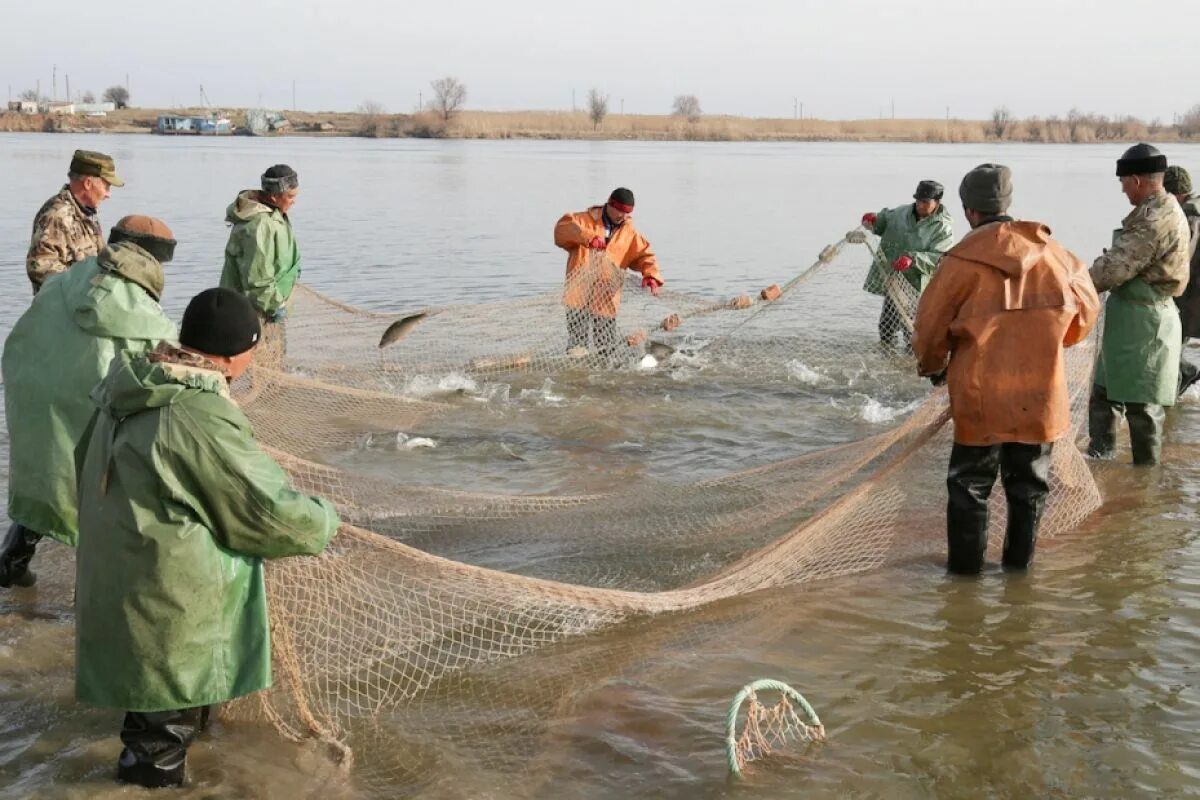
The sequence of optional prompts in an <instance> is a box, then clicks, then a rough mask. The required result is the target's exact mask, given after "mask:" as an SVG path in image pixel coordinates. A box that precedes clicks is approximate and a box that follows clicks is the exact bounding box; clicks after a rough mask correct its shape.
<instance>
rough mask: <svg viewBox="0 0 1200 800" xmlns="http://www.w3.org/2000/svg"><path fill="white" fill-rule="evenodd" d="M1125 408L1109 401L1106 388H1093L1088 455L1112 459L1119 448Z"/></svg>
mask: <svg viewBox="0 0 1200 800" xmlns="http://www.w3.org/2000/svg"><path fill="white" fill-rule="evenodd" d="M1124 411H1125V407H1124V405H1122V404H1121V403H1114V402H1112V401H1111V400H1109V399H1108V394H1107V392H1105V390H1104V387H1103V386H1101V385H1099V384H1096V385H1094V386H1092V395H1091V397H1090V398H1088V436H1089V437H1090V439H1091V441H1089V442H1088V449H1087V454H1088V455H1089V456H1091V457H1092V458H1112V455H1113V451H1114V450H1115V449H1116V447H1117V426H1118V425H1119V424H1120V422H1121V416H1122V415H1123V414H1124Z"/></svg>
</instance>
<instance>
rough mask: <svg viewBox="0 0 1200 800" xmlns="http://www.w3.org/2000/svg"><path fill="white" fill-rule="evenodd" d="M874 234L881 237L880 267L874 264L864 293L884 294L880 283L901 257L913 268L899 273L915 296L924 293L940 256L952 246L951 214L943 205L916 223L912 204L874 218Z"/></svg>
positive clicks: (878, 264)
mask: <svg viewBox="0 0 1200 800" xmlns="http://www.w3.org/2000/svg"><path fill="white" fill-rule="evenodd" d="M873 232H874V233H875V234H876V235H877V236H879V237H880V239H879V255H880V260H882V261H883V263H882V264H880V263H873V264H872V265H871V269H870V271H869V272H867V280H866V282H864V283H863V289H864V290H865V291H868V292H870V293H871V294H880V295H881V294H883V281H884V279H885V278H886V277H887V273H886V272H885V271H884V270H885V269H887V270H890V269H891V265H892V262H893V261H895V260H896V259H897V258H899V257H900V256H905V255H906V256H908V257H910V258H911V259H912V260H913V265H912V267H910V268H909V269H908V270H907V271H906V272H904V273H902V274H903V275H904V277H905V279H906V280H907V281H908V282H909V283H911V284H912V286H913V288H914V289H916V290H917V292H923V291H925V287H926V286H928V285H929V281H930V279H932V278H933V273H934V272H936V271H937V265H938V261H940V260H941V258H942V254H943V253H945V252H946V251H947V250H949V249H950V246H951V245H952V244H953V243H954V230H953V225H952V224H951V222H950V212H949V211H947V210H946V206H945V204H943V203H938V207H937V211H934V212H933V213H932V214H930V215H929V216H928V217H926V218H925V219H922V220H918V219H917V214H916V211H915V210H914V207H913V204H912V203H910V204H909V205H906V206H898V207H896V208H890V209H889V208H885V209H883V210H882V211H880V212H879V213H878V214H876V215H875V227H874V229H873Z"/></svg>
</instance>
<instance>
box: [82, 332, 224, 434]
mask: <svg viewBox="0 0 1200 800" xmlns="http://www.w3.org/2000/svg"><path fill="white" fill-rule="evenodd" d="M204 392H211V393H214V394H219V395H221V396H222V397H225V398H226V399H229V388H228V384H227V383H226V381H225V376H224V375H223V374H221V372H220V368H219V367H217V365H215V364H213V363H212V362H210V361H208V360H206V359H204V358H201V357H200V356H196V355H193V354H191V353H188V352H186V351H183V350H180V349H179V348H177V347H173V346H171V345H167V344H163V345H159V346H158V347H157V348H155V349H154V350H152V351H150V352H149V353H147V354H146V357H145V358H139V359H128V358H117V359H114V360H113V363H112V366H111V368H110V370H109V374H108V377H107V378H106V379H105V380H104V382H102V383H100V384H98V385H97V386H96V388H95V389H93V390H92V403H93V404H94V405H95V406H96V407H97V408H99V409H100V411H101V412H102V413H104V414H107V415H108V416H109V417H112V418H113V419H117V420H123V419H128V418H129V417H131V416H133V415H135V414H138V413H140V412H142V411H146V410H148V409H152V408H164V407H166V406H170V405H174V404H176V403H179V402H181V401H183V400H185V399H187V398H189V397H192V396H194V395H197V394H201V393H204ZM215 407H216V408H220V406H215Z"/></svg>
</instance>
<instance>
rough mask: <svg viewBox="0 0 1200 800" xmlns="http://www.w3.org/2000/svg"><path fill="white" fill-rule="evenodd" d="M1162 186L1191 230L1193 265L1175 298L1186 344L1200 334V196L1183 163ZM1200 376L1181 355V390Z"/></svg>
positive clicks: (1173, 168)
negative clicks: (1194, 192) (1181, 209)
mask: <svg viewBox="0 0 1200 800" xmlns="http://www.w3.org/2000/svg"><path fill="white" fill-rule="evenodd" d="M1163 188H1164V189H1166V190H1167V194H1173V195H1175V199H1176V200H1178V201H1179V205H1180V206H1181V207H1182V208H1183V215H1184V216H1185V217H1187V221H1188V228H1190V230H1191V243H1190V244H1189V246H1188V247H1189V252H1190V253H1191V265H1190V267H1189V269H1188V273H1189V274H1188V284H1187V288H1186V289H1184V290H1183V294H1181V295H1180V296H1179V297H1176V298H1175V307H1176V308H1178V309H1179V324H1180V325H1181V326H1182V327H1183V345H1184V346H1185V347H1186V346H1187V343H1188V339H1196V338H1200V247H1198V246H1197V245H1198V244H1200V196H1197V195H1194V194H1192V176H1191V175H1189V174H1188V171H1187V170H1186V169H1184V168H1183V167H1180V166H1177V165H1175V164H1172V165H1171V166H1169V167H1167V172H1166V175H1165V176H1164V177H1163ZM1198 380H1200V367H1197V366H1196V365H1195V364H1193V363H1192V362H1190V361H1188V360H1187V359H1186V358H1180V359H1179V394H1183V393H1184V392H1185V391H1187V389H1188V387H1189V386H1191V385H1192V384H1193V383H1195V382H1196V381H1198Z"/></svg>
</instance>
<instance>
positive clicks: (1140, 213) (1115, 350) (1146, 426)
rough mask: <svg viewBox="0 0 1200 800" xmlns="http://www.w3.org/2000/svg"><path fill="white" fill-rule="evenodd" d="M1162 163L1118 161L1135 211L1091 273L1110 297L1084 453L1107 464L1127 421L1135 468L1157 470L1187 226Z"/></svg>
mask: <svg viewBox="0 0 1200 800" xmlns="http://www.w3.org/2000/svg"><path fill="white" fill-rule="evenodd" d="M1166 170H1167V157H1166V156H1164V155H1163V154H1162V153H1160V152H1159V151H1158V149H1157V148H1155V147H1152V146H1150V145H1148V144H1137V145H1134V146H1133V147H1131V148H1129V149H1128V150H1126V151H1125V153H1124V154H1123V155H1122V156H1121V158H1120V159H1119V160H1118V161H1117V176H1118V177H1119V178H1120V180H1121V191H1123V192H1124V193H1125V196H1126V197H1127V198H1128V199H1129V202H1130V203H1131V204H1132V205H1133V207H1134V208H1133V211H1132V212H1130V214H1129V216H1127V217H1125V219H1124V220H1122V222H1121V228H1120V230H1118V231H1116V232H1115V233H1114V237H1113V244H1112V247H1110V248H1109V249H1108V250H1106V251H1105V253H1104V254H1103V255H1102V256H1100V257H1099V258H1097V259H1096V261H1095V262H1094V263H1093V264H1092V268H1091V270H1090V272H1091V275H1092V282H1093V283H1095V285H1096V291H1098V292H1108V293H1109V294H1108V300H1107V302H1106V303H1105V306H1104V338H1103V340H1102V341H1101V345H1100V358H1099V359H1098V360H1097V362H1096V374H1095V378H1094V384H1095V385H1094V386H1093V387H1092V396H1091V399H1090V401H1089V403H1088V432H1089V434H1090V435H1091V443H1090V444H1089V446H1088V454H1089V455H1091V456H1093V457H1099V458H1106V457H1109V456H1111V455H1112V453H1113V449H1114V447H1115V446H1116V439H1117V426H1118V424H1119V422H1120V420H1121V416H1122V415H1124V416H1125V418H1126V419H1127V420H1128V421H1129V439H1130V443H1131V444H1132V449H1133V463H1134V464H1143V465H1151V464H1157V463H1158V460H1159V457H1160V455H1161V453H1162V423H1163V417H1164V412H1163V407H1164V406H1170V405H1174V404H1175V397H1176V394H1177V392H1178V390H1179V357H1180V351H1181V349H1182V331H1181V327H1180V324H1179V312H1178V310H1177V309H1176V307H1175V303H1174V302H1173V301H1172V299H1171V298H1173V297H1178V296H1179V295H1181V294H1183V291H1184V289H1185V288H1186V287H1187V282H1188V240H1189V233H1188V224H1187V218H1186V217H1185V216H1184V214H1183V209H1182V208H1180V207H1179V203H1178V202H1176V200H1175V198H1174V197H1172V196H1171V195H1169V194H1167V192H1166V190H1165V189H1164V188H1163V177H1164V173H1165V172H1166Z"/></svg>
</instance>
